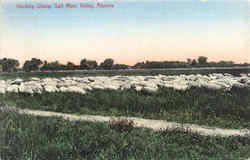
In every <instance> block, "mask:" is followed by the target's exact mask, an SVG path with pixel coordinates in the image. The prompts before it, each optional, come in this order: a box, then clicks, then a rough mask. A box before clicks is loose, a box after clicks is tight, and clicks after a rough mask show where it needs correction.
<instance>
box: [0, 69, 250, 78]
mask: <svg viewBox="0 0 250 160" xmlns="http://www.w3.org/2000/svg"><path fill="white" fill-rule="evenodd" d="M211 73H229V74H232V75H234V76H239V75H240V74H242V73H244V74H246V73H250V69H247V68H238V69H227V68H225V69H209V68H208V69H204V70H192V69H189V68H187V69H181V68H179V69H128V70H82V71H61V72H58V71H54V72H53V71H43V72H10V73H6V72H3V73H1V72H0V80H6V79H16V78H22V79H29V78H30V77H37V78H47V77H50V78H61V77H67V76H70V77H86V76H116V75H124V76H137V75H140V76H154V75H159V74H162V75H180V74H185V75H190V74H202V75H208V74H211Z"/></svg>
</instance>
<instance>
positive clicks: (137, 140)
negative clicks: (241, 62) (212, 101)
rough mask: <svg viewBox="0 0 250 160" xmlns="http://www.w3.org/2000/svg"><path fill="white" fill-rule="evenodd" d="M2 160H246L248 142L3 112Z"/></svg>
mask: <svg viewBox="0 0 250 160" xmlns="http://www.w3.org/2000/svg"><path fill="white" fill-rule="evenodd" d="M0 133H1V134H0V159H2V160H102V159H103V160H106V159H112V160H151V159H155V160H158V159H159V160H243V159H246V158H248V157H250V152H249V150H250V137H249V136H246V137H234V136H232V137H227V138H222V137H209V136H200V135H198V134H196V133H191V132H189V131H188V130H186V131H184V130H181V129H180V128H179V129H172V130H170V129H167V130H164V131H158V132H154V131H152V130H149V129H139V128H133V126H127V125H123V126H122V127H121V125H119V123H116V124H112V125H110V124H107V123H106V124H103V123H92V122H79V121H76V122H70V121H65V120H61V119H59V118H42V117H31V116H27V115H18V114H16V113H14V112H9V111H0Z"/></svg>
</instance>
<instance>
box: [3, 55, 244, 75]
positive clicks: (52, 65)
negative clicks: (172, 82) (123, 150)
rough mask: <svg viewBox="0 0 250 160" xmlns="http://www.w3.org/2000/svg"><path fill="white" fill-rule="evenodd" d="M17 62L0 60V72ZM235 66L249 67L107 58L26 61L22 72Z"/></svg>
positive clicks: (199, 60) (230, 63)
mask: <svg viewBox="0 0 250 160" xmlns="http://www.w3.org/2000/svg"><path fill="white" fill-rule="evenodd" d="M19 65H20V64H19V62H18V60H15V59H11V58H3V59H0V71H4V72H13V71H17V70H18V67H19ZM235 65H249V64H247V63H245V64H234V62H233V61H219V62H208V58H207V57H205V56H199V57H198V58H197V59H187V61H146V62H138V63H136V64H135V65H134V66H129V65H126V64H115V63H114V60H113V59H112V58H107V59H105V60H104V61H103V62H101V63H100V64H99V65H98V63H97V62H96V61H95V60H88V59H86V58H84V59H82V60H81V61H80V65H75V64H74V63H72V62H68V63H67V64H66V65H65V64H61V63H59V62H58V61H54V62H47V61H42V60H40V59H37V58H32V59H31V60H26V61H25V63H24V65H23V67H22V70H23V71H26V72H30V71H57V70H99V69H105V70H111V69H129V68H134V69H137V68H148V69H149V68H186V67H232V66H235Z"/></svg>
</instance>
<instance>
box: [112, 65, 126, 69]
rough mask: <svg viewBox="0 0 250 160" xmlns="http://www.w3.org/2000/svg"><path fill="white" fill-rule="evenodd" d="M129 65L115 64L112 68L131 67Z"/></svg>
mask: <svg viewBox="0 0 250 160" xmlns="http://www.w3.org/2000/svg"><path fill="white" fill-rule="evenodd" d="M129 68H130V67H129V65H126V64H115V65H113V66H112V69H129Z"/></svg>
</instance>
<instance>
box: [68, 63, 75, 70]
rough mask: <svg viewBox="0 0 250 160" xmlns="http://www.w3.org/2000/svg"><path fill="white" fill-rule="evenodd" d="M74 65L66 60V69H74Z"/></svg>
mask: <svg viewBox="0 0 250 160" xmlns="http://www.w3.org/2000/svg"><path fill="white" fill-rule="evenodd" d="M75 67H76V65H75V64H74V63H72V62H68V63H67V65H66V69H70V70H71V69H75Z"/></svg>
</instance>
